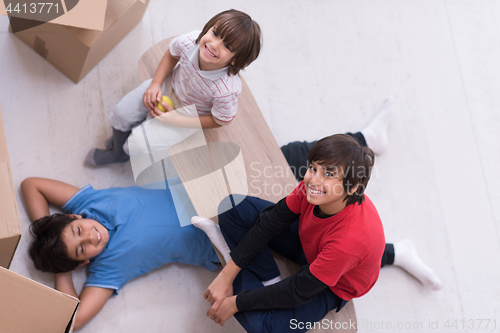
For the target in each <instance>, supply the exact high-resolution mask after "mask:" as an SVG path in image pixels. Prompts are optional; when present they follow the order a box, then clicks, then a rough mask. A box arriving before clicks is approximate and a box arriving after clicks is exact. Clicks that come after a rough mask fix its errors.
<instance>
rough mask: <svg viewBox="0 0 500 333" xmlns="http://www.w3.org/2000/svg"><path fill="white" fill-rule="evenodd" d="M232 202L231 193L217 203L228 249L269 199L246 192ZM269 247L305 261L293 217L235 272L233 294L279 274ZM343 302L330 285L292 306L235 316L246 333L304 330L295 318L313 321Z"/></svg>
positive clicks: (256, 217)
mask: <svg viewBox="0 0 500 333" xmlns="http://www.w3.org/2000/svg"><path fill="white" fill-rule="evenodd" d="M237 201H238V200H237ZM232 202H234V201H232V200H231V197H227V198H225V199H224V200H223V201H222V202H221V204H220V205H221V207H220V211H223V212H224V213H221V214H219V226H220V228H221V232H222V235H223V236H224V239H225V240H226V242H227V244H228V246H229V248H230V249H231V251H232V250H233V249H234V248H235V247H236V245H237V244H238V243H239V242H240V240H241V239H242V238H243V236H245V234H246V233H247V232H248V230H250V229H251V228H252V227H253V225H254V224H255V222H257V219H258V218H259V214H260V212H261V211H262V210H263V209H264V208H265V207H267V206H269V205H272V204H273V203H272V202H270V201H267V200H263V199H259V198H255V197H249V196H248V197H246V198H245V199H244V200H243V201H242V202H240V203H239V204H238V205H237V206H234V204H233V203H232ZM226 208H230V209H229V210H227V209H226ZM270 249H272V250H273V251H276V252H277V253H279V254H281V255H282V256H284V257H286V258H288V259H290V260H292V261H294V262H296V263H298V264H299V265H301V266H302V265H307V260H306V258H305V255H304V251H303V250H302V245H301V243H300V239H299V234H298V220H297V222H295V223H294V224H292V225H291V226H290V227H289V228H287V229H286V230H284V231H283V232H282V233H281V234H279V235H277V236H275V237H274V238H272V239H271V241H270V242H269V243H268V247H266V248H265V249H264V250H263V251H262V252H261V253H259V254H258V255H257V256H256V257H255V258H254V259H253V260H252V261H251V262H250V263H249V264H248V265H247V267H245V268H244V269H243V270H242V271H241V272H240V273H239V274H238V276H237V277H236V279H235V280H234V283H233V292H234V294H238V293H239V292H240V291H242V290H248V289H251V290H253V289H257V288H262V287H263V285H262V283H261V281H266V280H270V279H272V278H275V277H277V276H279V274H280V272H279V270H278V266H277V265H276V262H275V261H274V258H273V257H272V255H271V252H270ZM346 303H347V302H346V301H344V300H342V299H341V298H340V297H338V296H337V295H335V294H334V293H333V292H332V291H331V290H330V288H326V289H325V290H323V291H322V292H320V293H319V294H318V295H316V296H315V297H314V298H313V299H312V300H311V301H310V302H308V303H306V304H303V305H300V306H298V307H295V308H290V309H278V310H258V311H248V312H238V313H236V314H235V317H236V319H237V320H238V321H239V322H240V324H241V325H242V326H243V327H244V328H245V330H246V331H247V332H249V333H253V332H280V333H281V332H305V331H306V329H305V328H304V329H303V330H300V329H298V328H295V327H296V326H297V325H295V326H294V325H293V323H294V320H296V322H295V323H299V322H302V323H307V322H310V323H311V324H312V325H313V324H314V322H317V321H319V320H321V319H322V318H323V317H324V316H325V315H326V314H327V313H328V312H330V311H331V310H332V309H337V310H340V309H341V308H342V307H343V306H344V305H345V304H346ZM292 328H295V329H292Z"/></svg>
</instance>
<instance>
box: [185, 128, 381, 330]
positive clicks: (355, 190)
mask: <svg viewBox="0 0 500 333" xmlns="http://www.w3.org/2000/svg"><path fill="white" fill-rule="evenodd" d="M308 161H309V169H308V171H307V173H306V175H305V178H304V181H303V182H302V183H300V184H299V185H298V186H297V187H296V189H295V190H294V191H293V192H292V193H291V194H290V195H288V196H287V197H286V198H284V199H282V200H280V201H279V202H278V203H276V204H273V203H271V202H268V201H265V200H261V199H258V198H252V197H247V198H246V199H245V200H244V201H243V202H241V203H240V204H238V205H236V206H234V205H232V203H231V200H230V199H227V200H224V201H223V202H222V203H221V206H222V207H221V208H222V209H221V211H225V212H224V213H222V214H221V215H219V225H220V229H221V231H222V235H223V236H224V239H225V241H226V242H227V244H228V246H229V248H230V249H231V254H230V255H231V256H230V258H231V259H230V260H228V261H229V262H228V264H227V265H226V266H225V267H224V269H223V270H222V271H221V273H219V275H218V276H217V278H216V279H215V280H214V281H213V282H212V284H211V285H210V286H209V287H208V288H207V291H206V292H205V298H206V299H207V300H208V301H209V302H210V303H211V304H212V307H211V308H210V309H209V311H208V312H207V314H208V316H209V317H210V318H212V319H213V320H214V321H215V322H216V323H219V324H221V325H223V324H224V322H225V321H226V320H227V319H228V318H229V317H231V316H232V315H234V316H235V317H236V319H237V320H238V321H239V322H240V323H241V324H242V326H243V327H244V328H245V329H246V330H247V332H288V331H291V330H292V327H291V323H292V320H296V321H298V322H316V321H319V320H321V318H323V317H324V316H325V315H326V314H327V313H328V312H329V311H330V310H332V309H337V311H339V310H340V309H341V308H342V307H343V306H344V305H345V304H346V303H347V301H349V300H351V299H353V298H355V297H360V296H362V295H364V294H366V293H367V292H368V291H369V290H370V289H371V288H372V287H373V285H374V284H375V282H376V281H377V278H378V275H379V271H380V266H381V259H382V255H383V253H384V247H385V239H384V231H383V227H382V223H381V220H380V217H379V215H378V213H377V210H376V209H375V207H374V205H373V203H372V202H371V201H370V200H369V199H368V198H367V197H366V196H365V195H364V191H365V189H366V186H367V184H368V180H369V179H370V172H371V168H372V167H373V163H374V154H373V152H372V151H371V149H369V148H368V147H363V146H361V145H360V144H359V143H358V142H357V141H356V140H354V139H353V138H352V137H350V136H348V135H344V134H337V135H332V136H330V137H327V138H324V139H322V140H320V141H318V142H317V143H316V144H315V146H314V147H313V148H312V149H311V151H310V152H309V156H308ZM238 201H239V200H238ZM227 205H230V207H231V206H232V209H227V207H225V206H227ZM194 222H196V221H194ZM269 249H272V250H274V251H276V252H278V253H279V254H281V255H283V256H285V257H287V258H288V259H291V260H292V261H295V262H297V263H298V264H300V265H301V267H300V268H299V270H298V271H297V273H295V274H294V275H292V276H290V277H288V278H286V279H285V280H283V281H280V280H279V275H280V272H279V270H278V267H277V265H276V263H275V262H274V259H273V257H272V255H271V253H270V250H269ZM263 286H266V287H265V288H263ZM233 288H234V295H235V296H233ZM301 331H304V330H300V329H298V330H297V329H294V330H293V332H301Z"/></svg>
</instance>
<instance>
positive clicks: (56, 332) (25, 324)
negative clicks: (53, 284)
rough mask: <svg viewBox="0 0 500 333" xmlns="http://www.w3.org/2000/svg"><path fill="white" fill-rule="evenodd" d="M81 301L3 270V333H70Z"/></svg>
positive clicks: (0, 306) (0, 327)
mask: <svg viewBox="0 0 500 333" xmlns="http://www.w3.org/2000/svg"><path fill="white" fill-rule="evenodd" d="M79 304H80V301H79V300H78V299H77V298H74V297H71V296H68V295H66V294H63V293H61V292H59V291H57V290H54V289H52V288H49V287H47V286H44V285H43V284H40V283H38V282H35V281H33V280H30V279H28V278H26V277H24V276H21V275H19V274H16V273H14V272H11V271H9V270H8V269H5V268H2V267H0V331H1V332H5V333H7V332H8V333H70V332H72V331H73V325H74V318H75V316H76V311H77V310H78V306H79Z"/></svg>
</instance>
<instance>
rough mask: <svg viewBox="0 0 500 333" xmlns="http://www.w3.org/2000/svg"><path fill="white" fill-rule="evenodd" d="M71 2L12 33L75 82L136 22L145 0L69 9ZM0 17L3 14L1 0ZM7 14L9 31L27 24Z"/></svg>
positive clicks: (86, 3) (105, 0)
mask: <svg viewBox="0 0 500 333" xmlns="http://www.w3.org/2000/svg"><path fill="white" fill-rule="evenodd" d="M75 1H76V0H72V1H70V0H65V1H63V3H66V7H68V8H71V9H70V10H69V11H67V12H66V13H65V14H64V15H61V16H59V17H57V18H55V19H53V20H51V21H50V23H43V24H41V25H37V26H34V27H32V28H29V29H26V30H21V31H17V32H15V31H16V30H18V29H14V34H15V35H16V36H17V37H18V38H19V39H21V40H22V41H23V42H25V43H26V44H27V45H28V46H29V47H30V48H32V49H33V50H35V51H36V52H37V53H38V54H40V55H41V56H42V57H43V58H44V59H46V60H47V61H48V62H50V63H51V64H52V65H54V67H56V68H57V69H58V70H60V71H61V72H62V73H63V74H65V75H66V76H67V77H68V78H70V79H71V80H72V81H73V82H75V83H78V82H79V81H80V80H81V79H82V78H83V77H84V76H85V75H87V74H88V73H89V72H90V70H91V69H92V68H94V67H95V65H97V64H98V63H99V61H101V60H102V58H104V57H105V56H106V55H107V54H108V53H109V52H110V51H111V50H112V49H113V48H114V47H115V46H116V45H117V44H118V43H119V42H120V40H122V39H123V38H124V37H125V36H126V35H127V34H128V33H129V32H130V31H131V30H132V29H133V28H134V27H135V26H136V25H137V24H138V23H139V22H140V20H141V19H142V16H143V15H144V12H145V11H146V7H147V5H148V2H149V0H79V1H77V4H76V5H74V7H71V6H69V4H70V2H71V3H74V2H75ZM66 7H65V8H66ZM0 14H3V15H6V14H7V12H6V9H5V4H4V1H0ZM9 15H10V16H11V27H10V31H12V30H13V27H15V24H18V23H19V21H21V22H25V23H26V22H29V20H26V18H25V17H26V16H24V17H14V15H15V13H13V12H12V11H11V12H10V14H9ZM21 16H22V15H21ZM16 20H17V21H16ZM23 20H24V21H23ZM26 24H28V23H26Z"/></svg>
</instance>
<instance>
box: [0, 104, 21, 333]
mask: <svg viewBox="0 0 500 333" xmlns="http://www.w3.org/2000/svg"><path fill="white" fill-rule="evenodd" d="M20 239H21V224H20V223H19V215H18V212H17V204H16V194H15V192H14V183H13V182H12V174H11V171H10V164H9V153H8V151H7V141H6V140H5V133H4V129H3V122H2V113H1V112H0V266H2V267H5V268H9V267H10V263H11V261H12V257H13V256H14V252H16V248H17V244H19V240H20ZM0 326H1V320H0ZM0 331H1V330H0Z"/></svg>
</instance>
